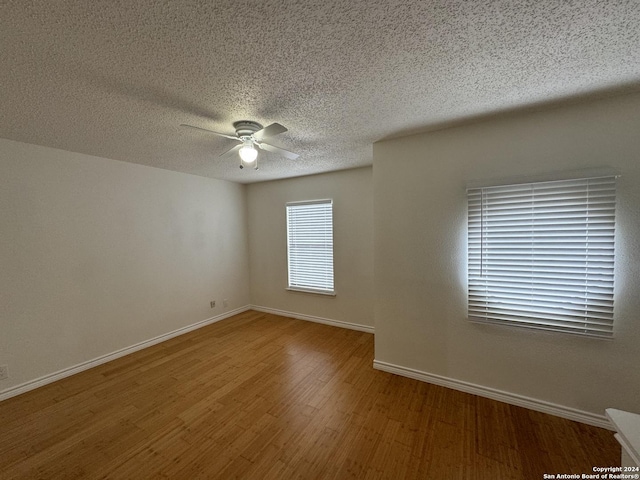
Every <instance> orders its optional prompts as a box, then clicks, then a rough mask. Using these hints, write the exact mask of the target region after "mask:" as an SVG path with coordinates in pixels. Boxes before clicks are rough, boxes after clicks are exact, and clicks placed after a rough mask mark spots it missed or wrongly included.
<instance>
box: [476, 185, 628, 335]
mask: <svg viewBox="0 0 640 480" xmlns="http://www.w3.org/2000/svg"><path fill="white" fill-rule="evenodd" d="M467 196H468V202H469V204H468V208H469V212H468V213H469V217H468V222H469V223H468V227H469V230H468V247H469V292H468V293H469V297H468V315H469V319H470V320H472V321H480V322H488V323H497V324H506V325H516V326H522V327H530V328H538V329H543V330H554V331H561V332H569V333H576V334H582V335H589V336H597V337H611V336H612V335H613V278H614V271H613V267H614V230H615V207H616V178H615V177H613V176H611V177H602V178H588V179H575V180H560V181H553V182H541V183H530V184H521V185H507V186H496V187H486V188H470V189H468V190H467Z"/></svg>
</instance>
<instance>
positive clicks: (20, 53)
mask: <svg viewBox="0 0 640 480" xmlns="http://www.w3.org/2000/svg"><path fill="white" fill-rule="evenodd" d="M639 86H640V1H638V0H629V1H622V0H620V1H616V0H576V1H565V0H553V1H537V0H531V1H524V0H506V1H496V0H485V1H465V0H440V1H426V0H425V1H419V0H404V1H392V0H375V1H374V0H319V1H302V0H300V1H293V0H290V1H287V0H264V1H247V0H244V1H242V0H236V1H215V0H191V1H188V0H183V1H178V0H176V1H171V0H164V1H159V0H137V1H133V0H120V1H116V0H95V1H94V0H92V1H87V0H41V1H29V0H0V137H2V138H8V139H13V140H18V141H23V142H28V143H34V144H38V145H46V146H51V147H55V148H61V149H64V150H70V151H75V152H82V153H87V154H91V155H98V156H102V157H107V158H112V159H117V160H124V161H128V162H135V163H140V164H145V165H152V166H156V167H160V168H166V169H169V170H176V171H181V172H187V173H192V174H196V175H202V176H208V177H213V178H221V179H226V180H231V181H236V182H241V183H249V182H255V181H262V180H269V179H275V178H285V177H293V176H299V175H305V174H311V173H319V172H326V171H331V170H338V169H344V168H352V167H358V166H364V165H370V164H371V163H372V144H373V142H375V141H377V140H380V139H382V138H388V137H390V136H398V135H402V134H406V133H410V132H415V131H420V130H429V129H435V128H439V127H442V126H445V125H450V124H455V123H458V122H463V121H468V120H469V119H474V118H479V117H482V116H485V115H492V114H496V113H500V112H505V111H512V110H515V109H520V108H528V107H531V106H535V105H541V104H546V103H547V102H561V101H563V100H564V99H568V98H574V99H575V98H579V97H582V96H588V95H591V94H593V93H594V92H598V94H606V93H610V92H614V91H615V92H619V91H621V90H622V91H626V90H635V89H637V88H638V87H639ZM243 119H248V120H255V121H258V122H260V123H262V124H263V125H268V124H270V123H272V122H279V123H281V124H283V125H285V126H286V127H287V128H288V129H289V132H287V133H284V134H282V135H279V136H278V137H274V138H273V139H272V142H270V143H273V144H274V145H277V146H280V147H282V148H286V149H288V150H292V151H294V152H297V153H299V154H300V155H301V156H300V158H299V159H297V160H295V161H292V160H286V159H283V158H279V157H276V156H274V155H272V154H268V153H266V152H264V151H261V153H260V155H261V157H260V158H261V159H262V161H261V168H260V170H258V171H257V172H256V171H253V170H249V169H244V170H240V169H239V168H238V164H237V163H236V162H235V161H234V160H233V159H231V160H229V159H222V160H220V159H218V158H217V157H218V156H219V155H220V154H221V153H222V152H224V151H226V150H227V149H229V148H230V147H232V146H233V145H235V144H234V142H233V141H232V140H228V139H224V138H220V137H216V136H213V135H209V134H206V133H202V132H199V131H197V130H190V129H185V128H180V127H179V125H180V124H181V123H188V124H192V125H196V126H200V127H203V128H209V129H213V130H217V131H220V132H226V133H233V128H232V126H231V124H232V122H234V121H236V120H243Z"/></svg>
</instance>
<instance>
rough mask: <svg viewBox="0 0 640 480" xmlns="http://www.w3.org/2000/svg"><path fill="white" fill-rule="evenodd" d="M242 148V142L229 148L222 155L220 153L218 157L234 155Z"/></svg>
mask: <svg viewBox="0 0 640 480" xmlns="http://www.w3.org/2000/svg"><path fill="white" fill-rule="evenodd" d="M240 148H242V144H240V145H236V146H235V147H233V148H230V149H229V150H227V151H226V152H224V153H223V154H222V155H220V156H219V157H218V158H228V157H230V156H231V155H233V154H234V153H236V152H237V151H238V150H240Z"/></svg>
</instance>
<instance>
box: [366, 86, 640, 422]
mask: <svg viewBox="0 0 640 480" xmlns="http://www.w3.org/2000/svg"><path fill="white" fill-rule="evenodd" d="M600 167H612V168H615V169H617V170H619V172H620V173H621V174H622V177H621V178H620V180H619V191H618V195H619V196H618V209H617V220H618V228H617V236H616V242H617V257H616V279H615V281H616V285H615V302H616V304H615V315H616V318H615V339H614V340H612V341H607V340H598V339H591V338H580V337H577V336H571V335H566V334H554V333H543V332H535V331H531V330H522V329H514V328H509V327H497V326H487V325H478V324H472V323H469V322H468V321H467V319H466V271H465V269H466V264H467V258H466V255H467V250H466V194H465V188H466V186H467V185H468V184H470V183H474V182H484V181H492V180H495V181H497V182H499V181H500V180H502V179H505V178H510V179H515V178H519V179H525V178H527V177H529V176H538V175H542V176H545V175H548V174H550V173H551V174H553V173H562V172H567V171H582V170H585V169H591V168H600ZM373 171H374V247H375V255H374V258H375V260H374V265H375V288H374V292H375V298H376V303H375V314H374V317H375V328H376V354H375V355H376V360H378V361H381V362H387V363H390V364H394V365H398V366H401V367H406V368H412V369H416V370H418V371H420V372H426V373H429V374H435V375H441V376H443V377H447V378H450V379H454V380H459V381H464V382H470V383H473V384H477V385H481V386H485V387H490V388H493V389H498V390H502V391H506V392H509V393H512V394H518V395H523V396H526V397H530V398H532V399H536V400H542V401H547V402H552V403H555V404H559V405H561V406H565V407H570V408H575V409H579V410H582V411H586V412H591V413H595V414H599V415H601V414H603V413H604V412H603V411H604V409H605V408H606V407H618V408H621V409H627V410H632V411H640V95H639V94H633V95H626V96H619V97H616V98H610V99H606V100H600V101H596V102H592V103H588V104H587V103H585V104H580V105H574V106H568V107H563V108H559V109H555V110H550V111H546V112H542V113H541V112H538V113H530V114H522V115H513V116H511V117H509V118H502V119H494V120H490V121H485V122H482V123H477V124H473V125H468V126H464V127H458V128H451V129H447V130H442V131H438V132H433V133H427V134H421V135H415V136H411V137H405V138H400V139H396V140H390V141H385V142H380V143H377V144H375V145H374V170H373Z"/></svg>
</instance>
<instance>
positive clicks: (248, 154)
mask: <svg viewBox="0 0 640 480" xmlns="http://www.w3.org/2000/svg"><path fill="white" fill-rule="evenodd" d="M238 154H239V155H240V158H241V159H242V161H243V162H245V163H253V162H255V161H256V158H257V157H258V151H257V150H256V147H254V146H253V143H252V142H251V140H249V141H246V142H244V145H242V147H241V148H240V151H239V152H238Z"/></svg>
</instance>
